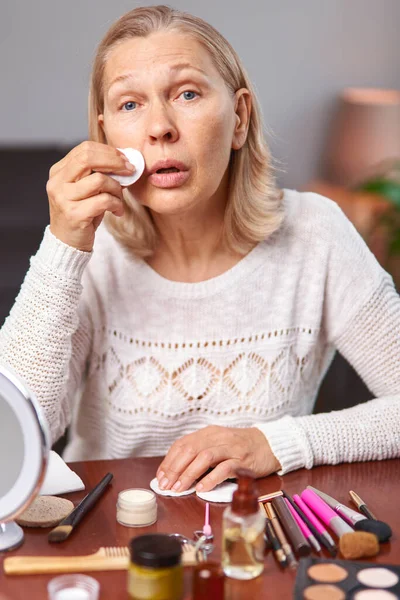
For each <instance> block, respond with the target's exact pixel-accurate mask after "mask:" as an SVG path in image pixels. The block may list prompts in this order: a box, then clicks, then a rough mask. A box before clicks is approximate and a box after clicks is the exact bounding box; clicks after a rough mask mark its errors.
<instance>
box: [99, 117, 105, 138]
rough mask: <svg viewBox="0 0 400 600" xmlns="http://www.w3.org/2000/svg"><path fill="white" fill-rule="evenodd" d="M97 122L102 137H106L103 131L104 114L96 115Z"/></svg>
mask: <svg viewBox="0 0 400 600" xmlns="http://www.w3.org/2000/svg"><path fill="white" fill-rule="evenodd" d="M97 122H98V124H99V125H100V127H101V130H102V132H103V135H104V137H105V138H106V132H105V131H104V115H97Z"/></svg>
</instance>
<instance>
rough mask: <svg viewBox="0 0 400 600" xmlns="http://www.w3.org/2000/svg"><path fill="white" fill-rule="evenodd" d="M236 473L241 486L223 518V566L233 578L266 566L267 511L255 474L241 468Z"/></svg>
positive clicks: (252, 574) (255, 573) (250, 575)
mask: <svg viewBox="0 0 400 600" xmlns="http://www.w3.org/2000/svg"><path fill="white" fill-rule="evenodd" d="M237 476H238V484H239V485H238V489H237V490H236V491H235V492H234V494H233V498H232V504H231V505H230V506H228V508H226V509H225V511H224V514H223V518H222V536H223V539H222V568H223V570H224V573H225V575H227V576H228V577H232V578H233V579H254V577H258V575H260V574H261V573H262V572H263V570H264V550H265V541H264V530H265V513H264V512H263V511H262V510H261V508H260V506H259V504H258V493H257V488H256V484H255V480H254V477H253V476H252V474H251V473H250V472H249V471H245V470H240V471H238V472H237Z"/></svg>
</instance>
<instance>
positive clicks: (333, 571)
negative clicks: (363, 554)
mask: <svg viewBox="0 0 400 600" xmlns="http://www.w3.org/2000/svg"><path fill="white" fill-rule="evenodd" d="M399 598H400V566H394V565H383V564H371V563H365V562H364V563H363V562H355V561H349V560H329V559H326V560H324V559H319V558H311V557H307V558H302V559H301V560H300V563H299V568H298V571H297V577H296V583H295V589H294V599H295V600H399Z"/></svg>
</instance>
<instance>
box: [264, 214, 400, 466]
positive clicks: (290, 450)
mask: <svg viewBox="0 0 400 600" xmlns="http://www.w3.org/2000/svg"><path fill="white" fill-rule="evenodd" d="M337 211H339V209H337ZM323 327H324V328H325V329H326V335H327V339H328V342H330V343H332V344H334V345H335V346H336V348H337V349H338V350H339V351H340V352H341V353H342V355H343V356H344V357H345V358H346V359H347V360H348V361H349V363H350V364H351V365H352V366H353V367H354V368H355V369H356V371H357V372H358V374H359V375H360V376H361V377H362V379H363V380H364V382H365V383H366V384H367V386H368V387H369V389H370V390H371V392H372V394H373V395H374V396H375V398H374V399H373V400H370V401H369V402H366V403H363V404H359V405H357V406H354V407H352V408H348V409H345V410H340V411H333V412H329V413H324V414H317V415H308V416H301V417H292V416H285V417H283V418H281V419H279V420H277V421H274V422H270V423H265V424H257V426H258V427H259V428H260V429H261V430H262V431H263V433H264V434H265V435H266V437H267V439H268V441H269V443H270V446H271V449H272V451H273V453H274V454H275V456H276V457H277V458H278V460H279V462H280V464H281V466H282V470H281V471H280V474H284V473H287V472H289V471H292V470H294V469H299V468H302V467H305V468H311V467H313V466H316V465H322V464H331V465H332V464H338V463H341V462H356V461H366V460H383V459H388V458H395V457H399V456H400V297H399V296H398V294H397V292H396V291H395V288H394V286H393V282H392V279H391V277H390V276H389V275H388V274H387V273H386V272H385V271H384V270H383V269H382V268H381V267H380V266H379V264H378V263H377V261H376V259H375V258H374V256H373V255H372V254H371V252H370V251H369V249H368V248H367V246H366V244H365V243H364V241H363V240H362V238H361V237H360V236H359V235H358V233H357V232H356V231H355V229H354V228H353V226H352V225H351V223H350V222H349V221H347V219H346V218H345V217H344V215H342V214H341V213H340V214H337V223H336V224H335V226H334V227H333V238H332V241H331V251H330V258H329V266H328V271H327V279H326V296H325V305H324V323H323Z"/></svg>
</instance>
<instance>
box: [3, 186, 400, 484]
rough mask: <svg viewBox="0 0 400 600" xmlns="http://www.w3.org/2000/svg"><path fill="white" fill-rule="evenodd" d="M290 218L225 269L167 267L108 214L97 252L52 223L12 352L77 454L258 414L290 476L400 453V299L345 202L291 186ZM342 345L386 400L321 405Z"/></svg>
mask: <svg viewBox="0 0 400 600" xmlns="http://www.w3.org/2000/svg"><path fill="white" fill-rule="evenodd" d="M284 198H285V210H286V218H285V222H284V225H283V227H282V228H281V230H280V231H279V232H277V233H276V234H274V235H273V236H272V238H270V239H269V240H268V241H266V242H263V243H261V244H259V245H258V246H256V247H255V248H254V249H253V250H252V251H251V252H250V253H249V254H248V255H247V256H246V257H245V258H243V259H242V260H241V261H240V262H239V263H238V264H237V265H235V266H234V267H233V268H232V269H230V270H229V271H227V272H226V273H224V274H222V275H220V276H218V277H214V278H212V279H209V280H207V281H203V282H201V283H177V282H172V281H169V280H166V279H164V278H163V277H161V276H160V275H158V274H157V273H156V272H155V271H153V270H152V269H151V268H150V267H149V266H148V265H147V264H146V263H145V262H144V261H142V260H140V259H136V258H132V256H131V255H129V254H128V253H127V251H125V250H124V249H123V248H122V247H121V246H120V245H119V244H118V243H117V242H116V241H115V239H114V238H113V237H112V236H111V235H110V233H109V232H108V231H107V230H106V228H105V227H104V226H101V227H100V229H99V231H98V233H97V236H96V243H95V248H94V251H93V253H92V254H89V253H84V252H80V251H79V250H76V249H73V248H70V247H69V246H67V245H65V244H63V243H62V242H61V241H59V240H57V239H56V238H55V237H54V236H53V235H52V234H51V233H50V231H49V229H47V230H46V232H45V235H44V239H43V242H42V244H41V246H40V249H39V250H38V252H37V254H36V256H34V257H33V258H32V259H31V266H30V269H29V271H28V273H27V276H26V278H25V281H24V283H23V285H22V288H21V291H20V294H19V296H18V298H17V300H16V302H15V305H14V307H13V309H12V311H11V314H10V316H9V317H8V319H7V320H6V321H5V324H4V325H3V328H2V329H1V331H0V360H1V361H2V362H4V363H6V364H8V365H10V366H11V367H12V368H14V369H15V370H16V371H17V372H18V373H19V374H20V375H21V376H23V378H24V379H25V380H26V382H27V383H28V384H29V386H30V387H31V389H32V390H33V391H34V392H35V393H36V395H37V397H38V398H39V401H40V403H41V405H42V407H43V409H44V412H45V414H46V417H47V419H48V422H49V424H50V428H51V432H52V437H53V440H55V439H57V438H58V437H59V436H60V435H61V434H62V433H63V431H64V430H65V428H66V426H67V425H68V424H69V423H70V422H71V420H72V427H71V438H70V442H69V444H68V446H67V449H66V451H65V455H64V456H65V458H66V459H67V460H79V459H96V458H122V457H128V456H133V455H134V456H151V455H164V454H165V453H166V452H167V451H168V448H169V447H170V445H171V443H172V442H173V441H174V440H176V439H177V438H179V437H180V436H182V435H184V434H187V433H189V432H192V431H194V430H197V429H199V428H201V427H205V426H206V425H207V424H211V423H213V424H219V425H226V426H232V427H238V426H243V427H248V426H252V425H256V426H258V427H259V428H260V429H261V430H262V431H263V432H264V434H265V435H266V436H267V438H268V440H269V443H270V445H271V447H272V450H273V452H274V454H275V455H276V456H277V458H278V460H279V461H280V463H281V465H282V471H281V472H282V473H286V472H288V471H291V470H293V469H298V468H300V467H307V468H310V467H312V466H313V465H319V464H336V463H339V462H342V461H358V460H370V459H385V458H390V457H397V456H400V298H399V296H398V295H397V293H396V292H395V290H394V287H393V283H392V280H391V278H390V276H389V275H388V274H387V273H386V272H385V271H384V270H383V269H382V268H381V267H380V266H379V265H378V263H377V261H376V260H375V258H374V256H373V255H372V254H371V252H370V251H369V250H368V248H367V247H366V245H365V243H364V242H363V240H362V239H361V238H360V236H359V235H358V233H357V232H356V231H355V229H354V227H353V226H352V225H351V223H350V222H349V221H348V220H347V219H346V217H345V216H344V215H343V213H342V212H341V211H340V209H339V208H338V207H337V205H336V204H335V203H333V202H331V201H330V200H327V199H326V198H323V197H321V196H317V195H315V194H311V193H303V194H300V193H298V192H295V191H288V190H285V196H284ZM335 348H337V349H338V350H339V351H340V352H341V353H342V354H343V355H344V356H345V357H346V358H347V360H348V361H349V362H350V363H351V364H352V365H353V366H354V367H355V368H356V370H357V371H358V373H359V374H360V375H361V377H362V378H363V380H364V381H365V382H366V384H367V385H368V387H369V389H370V390H371V392H372V393H373V394H374V395H375V396H376V399H374V400H371V401H370V402H367V403H365V404H362V405H359V406H356V407H354V408H350V409H346V410H341V411H336V412H331V413H328V414H319V415H311V412H312V410H313V405H314V402H315V398H316V395H317V391H318V386H319V384H320V382H321V380H322V378H323V376H324V374H325V372H326V370H327V368H328V366H329V364H330V362H331V360H332V358H333V355H334V352H335Z"/></svg>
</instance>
